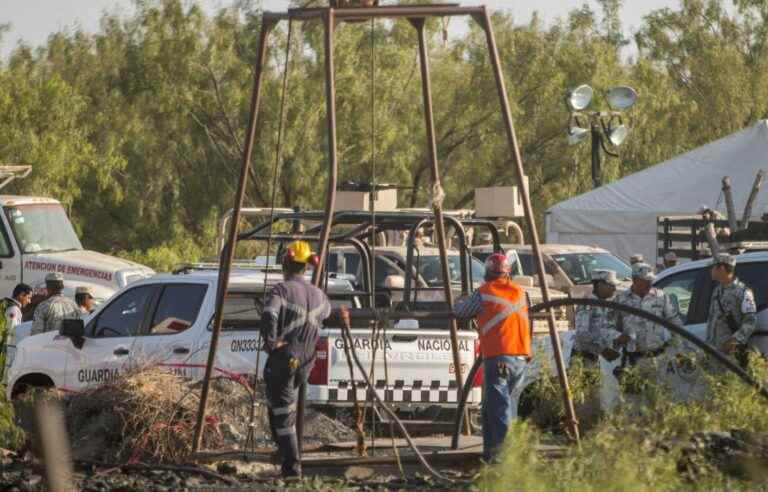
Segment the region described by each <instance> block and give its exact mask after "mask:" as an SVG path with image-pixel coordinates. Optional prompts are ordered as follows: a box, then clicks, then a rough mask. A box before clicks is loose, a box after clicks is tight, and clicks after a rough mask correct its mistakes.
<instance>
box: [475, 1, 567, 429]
mask: <svg viewBox="0 0 768 492" xmlns="http://www.w3.org/2000/svg"><path fill="white" fill-rule="evenodd" d="M475 20H476V21H478V22H479V24H480V25H481V27H482V28H483V30H485V37H486V41H487V43H488V51H489V53H490V57H491V65H492V66H493V75H494V77H495V78H496V88H497V90H498V93H499V100H500V101H501V109H502V117H503V118H504V127H505V130H506V134H507V141H508V142H509V147H510V149H511V150H512V155H513V157H514V163H515V171H516V174H517V185H518V187H519V189H520V190H521V195H522V199H523V210H524V211H525V218H526V222H527V223H528V235H529V236H530V238H531V249H532V250H533V257H534V258H535V260H536V269H537V271H538V272H537V273H538V276H539V286H540V287H541V295H542V298H543V300H544V302H547V301H549V287H548V285H547V278H546V274H545V271H544V259H543V258H542V256H541V248H540V247H539V233H538V231H537V230H536V219H535V217H534V216H533V207H532V206H531V197H530V195H529V193H528V187H527V185H526V182H525V170H524V169H523V159H522V157H521V156H520V147H519V145H518V143H517V135H516V134H515V126H514V123H513V121H512V111H511V110H510V108H509V100H508V99H507V89H506V86H505V83H504V74H503V72H502V71H501V61H500V60H499V51H498V48H497V47H496V39H495V37H494V34H493V27H492V26H491V19H490V17H489V16H488V12H487V11H486V10H485V8H483V14H482V16H481V17H475ZM547 314H548V316H547V322H548V324H549V336H550V338H551V339H552V351H553V353H554V356H555V363H556V365H557V374H558V377H559V378H560V385H561V386H562V389H563V404H564V405H565V410H566V415H567V416H568V426H569V428H570V430H571V432H572V434H573V436H574V438H575V439H576V440H577V441H578V440H579V425H578V422H577V420H576V411H575V410H574V407H573V399H572V398H571V390H570V387H569V385H568V374H567V372H566V368H565V362H564V361H563V351H562V347H561V345H560V337H559V336H558V335H557V329H556V327H555V316H554V313H553V312H552V310H551V309H550V310H549V311H548V313H547Z"/></svg>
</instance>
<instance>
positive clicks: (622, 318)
mask: <svg viewBox="0 0 768 492" xmlns="http://www.w3.org/2000/svg"><path fill="white" fill-rule="evenodd" d="M616 302H618V303H619V304H623V305H625V306H629V307H634V308H637V309H642V310H643V311H648V312H649V313H652V314H655V315H656V316H659V317H661V318H664V319H666V320H669V321H672V322H673V323H675V324H678V325H681V326H682V324H683V323H682V320H681V319H680V314H679V313H678V312H677V309H676V308H675V306H674V304H673V303H672V302H671V301H670V300H669V298H668V297H667V295H666V294H664V291H662V290H661V289H657V288H655V287H652V288H651V290H650V291H649V292H648V294H646V295H645V296H644V297H640V296H638V295H637V294H635V293H634V292H632V289H631V288H630V289H627V290H626V291H624V292H622V293H620V294H618V295H617V296H616ZM615 318H616V325H615V326H616V329H618V330H619V331H620V332H622V333H624V334H626V335H628V336H629V338H630V341H629V344H628V345H627V351H628V352H629V353H643V352H652V351H654V350H659V349H660V348H662V347H663V346H664V345H665V344H666V343H667V342H668V341H669V340H670V338H671V335H670V333H669V331H668V330H667V329H666V328H664V327H663V326H658V325H657V324H655V323H653V322H651V321H649V320H647V319H645V318H641V317H639V316H634V315H631V314H626V313H621V312H618V311H616V312H615Z"/></svg>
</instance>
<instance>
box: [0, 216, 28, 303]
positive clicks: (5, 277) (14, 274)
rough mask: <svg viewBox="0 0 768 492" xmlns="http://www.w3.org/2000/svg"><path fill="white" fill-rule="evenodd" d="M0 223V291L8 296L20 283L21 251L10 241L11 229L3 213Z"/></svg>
mask: <svg viewBox="0 0 768 492" xmlns="http://www.w3.org/2000/svg"><path fill="white" fill-rule="evenodd" d="M0 215H2V219H0V220H1V221H2V222H0V228H2V231H1V232H0V289H2V292H7V293H8V294H6V295H9V294H10V293H11V292H12V291H13V288H14V287H15V286H16V284H18V283H19V282H22V281H23V279H22V275H21V251H20V250H19V249H18V248H17V247H16V245H15V242H13V241H12V240H11V238H12V237H13V236H12V235H11V232H10V231H11V229H10V227H9V226H8V217H6V216H5V213H4V212H3V213H0Z"/></svg>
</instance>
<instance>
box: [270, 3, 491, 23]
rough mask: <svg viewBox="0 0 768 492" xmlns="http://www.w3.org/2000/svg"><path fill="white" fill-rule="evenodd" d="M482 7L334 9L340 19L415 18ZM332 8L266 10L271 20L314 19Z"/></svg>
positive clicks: (474, 12)
mask: <svg viewBox="0 0 768 492" xmlns="http://www.w3.org/2000/svg"><path fill="white" fill-rule="evenodd" d="M482 9H483V8H482V7H460V6H458V5H456V4H452V5H413V6H409V5H384V6H381V7H373V8H342V9H333V10H334V15H335V17H336V18H338V19H339V20H346V19H353V20H355V21H359V20H362V19H372V18H373V19H376V18H390V19H395V18H413V17H442V16H457V15H481V14H482V12H483V10H482ZM328 10H330V9H329V8H327V7H322V8H308V9H307V8H305V9H288V12H264V18H265V19H271V20H276V21H278V20H289V19H291V20H312V19H318V18H321V17H323V16H324V14H325V13H326V12H327V11H328Z"/></svg>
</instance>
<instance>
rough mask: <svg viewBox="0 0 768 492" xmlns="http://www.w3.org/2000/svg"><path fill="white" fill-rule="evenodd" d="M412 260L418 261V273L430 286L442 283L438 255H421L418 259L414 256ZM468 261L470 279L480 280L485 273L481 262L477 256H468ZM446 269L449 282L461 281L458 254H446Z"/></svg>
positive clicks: (437, 285)
mask: <svg viewBox="0 0 768 492" xmlns="http://www.w3.org/2000/svg"><path fill="white" fill-rule="evenodd" d="M413 261H414V263H416V262H417V261H418V265H419V273H420V274H421V276H422V277H423V278H424V281H425V282H427V284H428V285H429V286H430V287H439V286H441V285H443V281H442V279H443V275H442V272H441V267H440V257H439V256H438V255H429V256H427V255H423V256H421V258H418V260H417V258H416V257H414V260H413ZM470 263H471V265H472V279H473V280H474V281H475V282H481V281H482V280H483V275H485V267H484V266H483V263H482V262H480V260H478V259H477V258H470ZM448 271H449V272H450V274H451V283H459V282H461V257H460V256H459V255H448Z"/></svg>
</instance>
